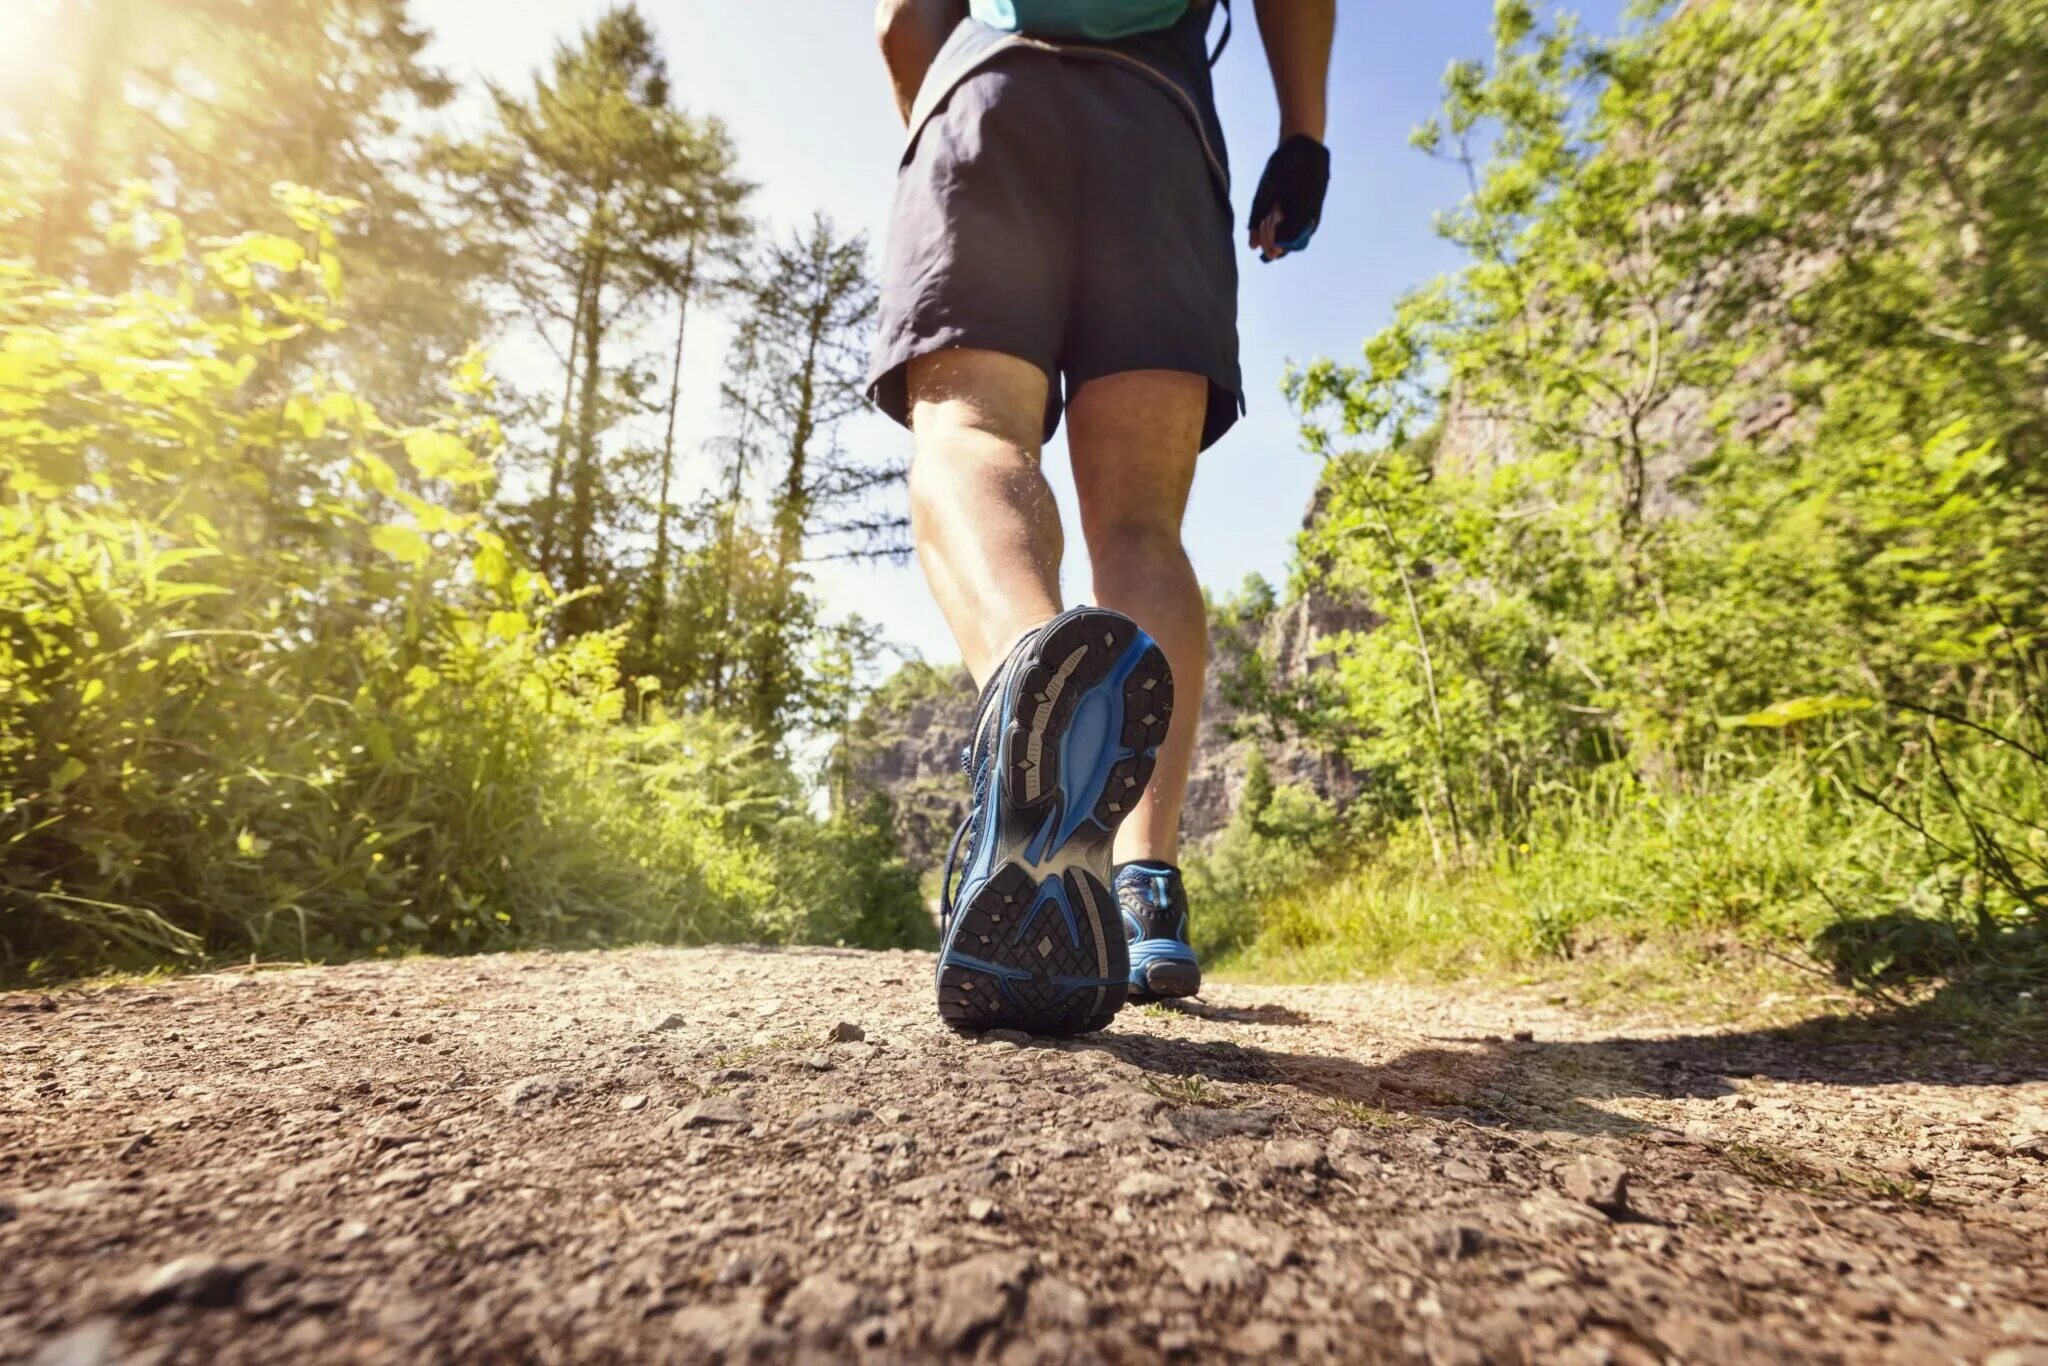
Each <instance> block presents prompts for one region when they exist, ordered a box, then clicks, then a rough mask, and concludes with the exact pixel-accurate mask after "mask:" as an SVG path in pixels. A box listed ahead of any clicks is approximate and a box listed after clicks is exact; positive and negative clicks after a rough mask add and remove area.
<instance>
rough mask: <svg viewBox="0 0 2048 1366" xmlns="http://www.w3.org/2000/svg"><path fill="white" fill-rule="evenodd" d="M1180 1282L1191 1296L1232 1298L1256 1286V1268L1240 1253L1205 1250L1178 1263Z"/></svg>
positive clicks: (1258, 1274)
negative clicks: (1229, 1296)
mask: <svg viewBox="0 0 2048 1366" xmlns="http://www.w3.org/2000/svg"><path fill="white" fill-rule="evenodd" d="M1180 1279H1181V1284H1182V1285H1185V1286H1186V1287H1187V1288H1188V1290H1189V1292H1190V1293H1191V1294H1196V1295H1236V1294H1241V1293H1244V1292H1246V1291H1249V1290H1251V1289H1252V1288H1253V1287H1255V1286H1257V1285H1258V1283H1259V1280H1260V1273H1259V1268H1258V1266H1257V1264H1256V1263H1254V1262H1253V1261H1252V1259H1251V1258H1249V1257H1247V1256H1245V1255H1244V1254H1243V1253H1242V1252H1233V1251H1231V1250H1230V1249H1228V1248H1209V1249H1206V1250H1203V1251H1197V1252H1191V1253H1189V1254H1188V1255H1187V1256H1186V1257H1184V1258H1182V1259H1181V1264H1180Z"/></svg>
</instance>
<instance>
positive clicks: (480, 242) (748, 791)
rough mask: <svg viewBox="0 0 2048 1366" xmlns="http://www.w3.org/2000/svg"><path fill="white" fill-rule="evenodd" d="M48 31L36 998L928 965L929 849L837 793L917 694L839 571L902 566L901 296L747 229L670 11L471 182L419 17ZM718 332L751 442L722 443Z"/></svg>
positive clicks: (2, 932)
mask: <svg viewBox="0 0 2048 1366" xmlns="http://www.w3.org/2000/svg"><path fill="white" fill-rule="evenodd" d="M41 22H44V23H46V24H48V25H50V26H52V27H53V28H54V29H55V30H56V31H55V32H53V33H51V34H47V35H44V43H43V46H42V48H40V49H39V50H45V51H47V52H48V53H49V54H50V57H51V61H50V64H49V67H48V69H47V70H45V71H44V72H42V73H41V75H40V77H39V78H38V80H36V81H30V82H27V83H26V84H25V85H23V86H22V87H20V88H14V87H10V89H9V91H8V96H9V98H10V100H11V101H13V103H12V104H11V106H10V107H9V108H8V110H7V111H6V112H7V115H8V118H9V120H10V122H11V125H12V127H13V128H14V129H15V130H16V131H17V134H18V135H17V136H13V137H10V138H8V139H7V140H6V141H5V142H4V143H0V160H4V166H0V184H4V186H5V189H4V191H0V335H4V341H0V977H4V978H9V979H14V980H35V979H40V978H48V977H53V976H63V975H69V974H75V973H78V972H83V971H90V970H93V969H96V968H103V967H143V966H152V965H163V964H169V965H180V964H201V963H206V962H210V961H217V960H221V959H243V960H246V959H249V958H251V957H256V958H263V959H272V958H285V959H294V960H296V959H303V958H330V957H341V956H351V955H364V954H389V953H399V952H405V951H409V950H415V949H428V950H437V951H464V950H476V949H485V948H494V947H502V946H510V945H530V944H571V945H596V944H612V943H621V942H634V941H657V942H698V941H704V940H732V939H746V940H757V941H769V942H790V941H806V942H825V943H833V942H846V943H857V944H870V945H890V944H915V943H919V942H924V941H925V940H926V939H928V938H929V936H930V926H929V921H928V919H927V917H926V916H925V915H924V913H923V911H922V908H921V907H920V905H919V902H918V898H917V887H916V881H915V878H914V877H913V876H912V874H911V872H910V871H909V869H908V868H907V867H906V865H905V864H904V863H903V861H902V859H901V858H900V856H899V855H898V854H897V852H896V850H895V848H894V845H893V843H892V841H891V839H890V836H889V834H888V828H889V824H888V812H887V810H886V806H885V804H883V803H881V802H880V801H879V800H874V799H869V798H867V797H864V796H862V795H860V794H853V793H848V792H844V791H839V790H832V791H829V792H826V793H825V795H824V796H822V797H821V795H820V794H821V791H822V790H823V789H825V788H827V787H829V780H830V777H831V775H830V774H829V773H822V774H821V773H817V772H814V771H812V767H813V766H812V765H811V764H809V763H808V762H807V761H806V760H805V758H804V756H805V755H806V754H808V753H814V752H815V751H816V750H817V749H818V744H817V741H818V738H819V737H830V736H832V735H834V734H836V733H840V732H842V731H843V730H844V728H845V727H846V726H848V725H849V724H850V723H851V722H850V718H851V716H852V714H853V711H854V709H855V706H856V704H857V699H858V696H859V695H860V694H861V691H862V689H863V686H864V679H865V678H866V676H867V675H868V674H869V673H870V672H871V670H872V665H873V663H874V660H875V657H876V653H877V651H878V649H879V643H878V642H877V641H876V640H875V639H874V638H873V633H872V632H871V631H870V630H869V629H868V628H866V627H865V626H863V625H862V624H861V623H859V622H857V621H852V622H831V621H826V620H824V619H822V617H821V614H820V612H819V609H818V606H817V603H816V600H815V598H814V596H813V595H812V592H811V590H810V586H809V578H808V573H807V570H806V565H807V563H808V562H809V560H810V558H812V557H813V556H815V555H817V554H820V553H828V552H829V553H866V552H870V551H873V552H886V551H887V550H889V549H890V547H891V541H890V537H891V536H892V535H893V531H892V527H893V522H892V521H891V519H890V518H889V517H887V516H886V515H883V514H881V513H872V512H867V511H863V508H864V507H865V506H866V504H865V503H864V501H863V500H865V499H867V498H869V497H870V496H871V495H873V494H875V493H878V492H886V489H887V487H888V484H889V482H890V479H891V478H892V471H889V470H868V469H863V468H859V467H856V466H854V465H852V464H850V463H849V462H848V460H847V457H846V456H845V455H844V454H843V452H842V451H841V449H840V447H839V445H838V443H837V442H836V440H835V439H834V432H835V428H836V424H837V423H838V422H839V421H840V420H841V419H842V418H844V417H845V416H846V415H847V413H848V412H850V411H851V409H852V407H853V406H854V405H855V404H856V403H857V402H858V393H857V387H856V385H857V378H858V375H857V364H856V358H857V357H858V355H859V353H860V351H861V349H862V345H863V337H864V328H865V326H866V323H867V319H868V317H869V316H870V314H871V312H872V308H873V286H872V284H871V282H870V281H869V280H868V278H867V274H866V249H865V245H864V244H863V243H862V242H861V241H859V240H858V239H848V238H843V237H841V236H840V235H838V234H837V233H836V232H835V230H834V229H833V228H832V226H831V225H830V224H829V223H828V222H826V221H825V220H824V219H822V218H820V219H817V220H815V221H813V222H810V223H807V224H804V225H801V227H799V228H798V229H796V230H795V231H794V232H790V233H784V234H776V233H774V232H771V231H769V230H767V229H766V228H763V227H760V226H758V225H756V224H754V223H753V222H751V221H750V220H749V219H748V217H747V216H746V214H745V212H744V209H745V203H746V200H747V196H748V193H749V189H750V187H749V186H748V185H747V184H746V183H745V182H744V180H742V179H741V178H740V176H739V174H738V168H737V165H736V154H735V152H734V149H733V148H732V146H731V145H730V142H729V141H728V140H727V138H726V136H725V134H724V131H723V130H722V128H721V127H720V126H719V125H718V123H717V121H716V120H714V119H708V118H701V117H697V116H693V115H690V114H687V113H685V112H684V111H683V110H682V108H681V106H680V105H679V103H678V102H677V99H676V92H674V91H673V90H672V89H671V88H670V84H669V79H668V74H667V69H666V66H665V63H664V62H663V60H662V56H661V53H660V50H659V47H658V44H657V42H656V40H655V36H654V33H653V30H652V29H651V28H650V27H649V26H648V24H647V23H646V22H645V20H644V19H643V18H642V17H641V16H640V15H639V14H638V12H636V11H635V10H633V9H632V8H630V7H622V8H620V9H616V10H613V11H611V12H610V13H609V14H607V15H606V16H604V17H603V18H602V19H600V20H599V21H598V22H597V23H596V24H595V25H594V26H592V27H591V28H590V29H588V30H586V31H585V32H584V33H582V34H581V35H580V36H579V37H578V38H576V39H575V40H574V41H571V42H569V43H567V44H565V45H564V46H562V47H561V48H560V49H559V51H558V52H557V53H556V54H555V57H554V59H553V61H552V62H551V63H550V64H549V65H548V66H547V67H545V68H544V69H543V70H542V71H540V72H538V73H536V75H535V77H534V79H533V81H532V83H531V87H530V88H528V89H522V90H512V89H496V90H492V91H491V92H489V93H490V95H491V103H490V109H491V113H490V116H489V117H488V118H487V119H486V120H485V121H484V123H483V125H482V126H481V127H480V128H478V129H476V130H474V135H473V136H470V137H468V138H466V139H462V140H456V139H453V138H451V137H450V136H448V135H447V133H446V131H445V129H441V128H439V127H438V126H437V125H436V124H435V123H434V121H433V119H432V114H433V111H434V110H435V109H436V108H438V107H440V106H442V105H444V104H445V103H446V102H447V101H448V100H449V99H450V97H451V96H452V94H453V87H452V86H451V85H450V83H449V82H448V81H447V80H446V79H445V78H444V77H443V76H442V75H441V74H440V73H438V72H436V71H433V70H432V69H430V68H429V67H427V66H426V65H425V64H424V63H423V61H422V59H421V51H422V49H423V46H424V43H425V36H424V35H423V34H421V33H420V32H418V31H417V30H415V29H414V28H412V27H410V26H409V25H408V22H407V19H406V14H405V9H404V6H403V4H402V3H401V0H290V3H283V4H274V5H273V4H265V5H260V6H257V5H249V6H239V7H228V8H223V7H221V6H217V5H213V4H210V3H205V2H203V0H170V3H166V4H161V5H152V6H148V7H141V6H134V5H128V4H125V3H120V0H95V3H92V4H84V5H78V6H67V7H64V8H63V9H62V10H61V11H53V12H52V13H50V14H49V15H48V16H47V17H45V18H44V19H43V20H42V21H41ZM309 186H310V187H316V188H307V187H309ZM714 303H715V304H716V306H718V307H720V308H722V309H724V310H726V311H727V313H728V314H729V315H730V316H731V318H732V319H733V321H734V323H735V330H736V333H737V338H738V340H737V342H736V344H735V345H734V347H733V349H732V354H731V356H730V362H731V364H730V376H731V378H730V380H729V382H728V384H727V385H726V412H727V417H728V419H729V421H728V423H727V425H726V426H725V429H724V430H720V431H704V432H689V431H687V430H680V431H679V419H680V417H681V413H680V410H679V392H678V389H679V375H680V366H681V358H682V350H683V345H684V339H685V336H686V335H687V333H686V324H687V323H688V322H689V321H690V319H691V316H692V313H693V310H694V311H701V310H702V309H703V308H704V307H705V306H706V305H707V304H714ZM486 337H488V338H493V339H497V340H502V341H506V342H508V343H510V344H516V345H519V346H523V347H525V348H526V349H527V350H528V351H530V352H532V353H535V354H539V355H543V356H552V357H554V358H555V360H556V365H555V367H554V369H553V373H552V374H551V373H549V367H548V366H547V365H546V364H540V365H538V367H536V366H534V365H526V366H522V367H518V368H516V370H515V372H514V377H513V378H508V377H507V376H506V375H503V374H501V373H500V372H499V370H498V369H497V368H496V366H495V363H494V362H493V360H492V359H491V357H490V355H489V354H488V353H487V352H485V351H483V350H479V349H476V348H475V347H474V346H473V345H472V343H473V342H474V341H476V340H477V339H479V338H486ZM686 443H687V444H686ZM699 451H701V452H702V454H703V457H704V458H705V459H707V460H708V461H709V463H710V464H711V465H712V467H713V469H714V474H715V477H714V478H713V479H712V480H711V481H710V487H709V490H708V491H707V492H705V493H704V494H703V496H701V497H695V496H690V497H686V496H685V495H684V492H683V490H684V488H685V482H684V480H683V479H682V478H681V476H680V470H681V467H682V464H683V462H684V460H685V459H686V457H688V456H690V455H691V454H692V453H693V452H699ZM704 482H705V481H703V480H702V479H699V480H697V481H696V484H695V485H692V487H695V486H697V485H702V484H703V483H704Z"/></svg>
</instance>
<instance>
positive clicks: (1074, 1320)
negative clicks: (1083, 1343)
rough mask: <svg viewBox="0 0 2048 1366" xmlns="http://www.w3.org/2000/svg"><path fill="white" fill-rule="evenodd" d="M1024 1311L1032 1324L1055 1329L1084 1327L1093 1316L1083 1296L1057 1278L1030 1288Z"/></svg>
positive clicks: (1053, 1277) (1073, 1287) (1052, 1277)
mask: <svg viewBox="0 0 2048 1366" xmlns="http://www.w3.org/2000/svg"><path fill="white" fill-rule="evenodd" d="M1026 1312H1027V1313H1028V1314H1029V1315H1030V1317H1031V1321H1032V1322H1034V1323H1037V1324H1041V1325H1046V1326H1049V1327H1055V1328H1086V1327H1087V1326H1088V1325H1089V1323H1090V1322H1091V1321H1092V1320H1093V1319H1094V1317H1095V1314H1094V1310H1093V1309H1092V1308H1091V1307H1090V1305H1089V1303H1088V1296H1087V1294H1086V1293H1084V1292H1083V1291H1082V1290H1081V1288H1080V1287H1079V1286H1077V1285H1074V1284H1073V1283H1072V1282H1070V1281H1063V1280H1061V1279H1060V1278H1059V1277H1057V1276H1048V1277H1046V1278H1045V1279H1044V1280H1042V1281H1040V1282H1038V1284H1036V1285H1034V1286H1032V1287H1031V1301H1030V1304H1029V1305H1028V1306H1027V1311H1026Z"/></svg>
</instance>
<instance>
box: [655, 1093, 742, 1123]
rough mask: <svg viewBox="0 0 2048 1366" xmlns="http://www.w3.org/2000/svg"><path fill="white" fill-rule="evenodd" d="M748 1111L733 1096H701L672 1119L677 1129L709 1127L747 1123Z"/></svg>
mask: <svg viewBox="0 0 2048 1366" xmlns="http://www.w3.org/2000/svg"><path fill="white" fill-rule="evenodd" d="M746 1122H747V1111H746V1108H745V1107H744V1106H742V1105H741V1104H740V1103H739V1102H738V1101H736V1100H734V1099H733V1098H732V1097H731V1096H700V1097H698V1098H697V1099H696V1100H694V1101H691V1102H690V1104H689V1105H687V1106H685V1107H684V1108H683V1110H682V1111H681V1113H679V1114H677V1115H676V1117H675V1118H674V1119H671V1120H670V1121H669V1122H668V1123H669V1127H671V1128H676V1129H709V1128H711V1127H712V1126H714V1125H719V1124H745V1123H746Z"/></svg>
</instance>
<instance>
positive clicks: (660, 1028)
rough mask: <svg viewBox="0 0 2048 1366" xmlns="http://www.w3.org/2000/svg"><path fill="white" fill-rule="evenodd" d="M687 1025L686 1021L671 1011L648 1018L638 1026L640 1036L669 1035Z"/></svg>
mask: <svg viewBox="0 0 2048 1366" xmlns="http://www.w3.org/2000/svg"><path fill="white" fill-rule="evenodd" d="M688 1023H689V1021H688V1020H686V1019H684V1018H683V1017H682V1016H680V1015H678V1014H676V1012H675V1011H673V1010H671V1011H668V1012H666V1013H664V1014H661V1015H656V1016H653V1017H651V1018H649V1019H648V1020H647V1021H646V1022H645V1023H643V1024H642V1025H641V1026H640V1032H641V1033H642V1034H670V1033H673V1032H675V1031H676V1030H678V1029H681V1028H682V1027H683V1026H684V1025H687V1024H688Z"/></svg>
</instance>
